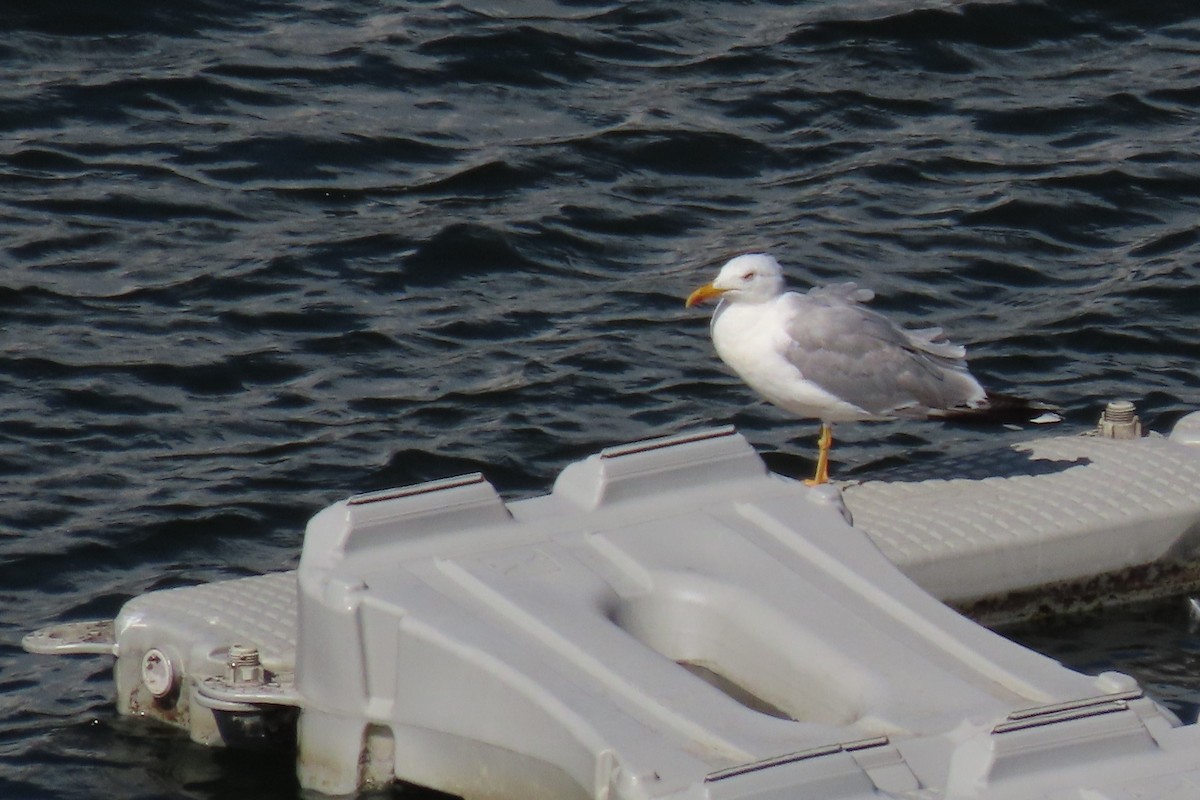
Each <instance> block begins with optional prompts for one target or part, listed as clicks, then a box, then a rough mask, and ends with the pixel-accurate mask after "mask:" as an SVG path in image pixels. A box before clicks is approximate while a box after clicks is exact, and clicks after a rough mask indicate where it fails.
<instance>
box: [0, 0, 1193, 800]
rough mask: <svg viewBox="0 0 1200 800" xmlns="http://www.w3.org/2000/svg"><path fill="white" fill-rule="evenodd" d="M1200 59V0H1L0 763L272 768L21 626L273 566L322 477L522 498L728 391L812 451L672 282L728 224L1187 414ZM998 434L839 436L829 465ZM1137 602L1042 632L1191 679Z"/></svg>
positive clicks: (1065, 645) (1097, 653)
mask: <svg viewBox="0 0 1200 800" xmlns="http://www.w3.org/2000/svg"><path fill="white" fill-rule="evenodd" d="M1198 56H1200V7H1197V6H1196V4H1195V3H1193V2H1168V1H1164V2H1157V3H1152V4H1151V3H1128V2H1115V1H1114V2H1103V1H1101V2H1096V1H1095V0H1088V2H1084V1H1083V0H1078V1H1074V0H1070V1H1065V2H1024V1H1020V0H1002V1H1001V2H977V3H962V2H953V1H952V0H942V1H941V2H933V1H930V2H922V1H921V0H915V2H891V0H841V1H840V2H833V1H829V2H808V3H769V2H710V3H679V2H674V3H672V2H628V3H615V2H610V3H606V2H589V1H587V0H565V1H564V2H550V1H549V0H542V1H530V2H509V3H473V2H463V3H435V2H429V3H398V4H391V3H383V2H339V3H329V2H320V1H319V0H301V1H300V2H287V3H283V2H271V1H270V0H238V2H236V3H235V2H232V0H198V2H193V3H189V4H186V6H185V7H174V6H172V5H171V4H163V3H150V2H142V1H141V0H130V1H129V2H122V3H109V4H104V3H94V2H90V3H84V2H59V3H35V2H32V1H31V0H10V2H7V3H5V4H4V6H3V8H2V9H0V129H2V130H3V136H2V137H0V475H2V477H3V480H2V482H0V796H3V797H5V798H9V797H12V798H26V797H29V798H34V797H54V798H76V797H78V798H89V799H91V798H107V797H113V798H117V797H120V798H150V797H171V798H175V797H189V798H218V797H225V796H228V795H229V794H230V793H232V792H233V791H234V790H235V789H237V790H244V791H247V792H248V793H249V794H248V796H254V797H288V798H291V797H295V796H297V790H296V787H295V784H294V782H293V779H292V777H291V763H290V760H289V759H288V758H287V757H286V755H285V756H283V757H280V758H279V759H277V760H276V761H272V760H271V759H269V758H268V759H266V760H264V759H263V757H259V756H255V757H253V758H249V759H247V758H246V757H245V756H242V755H239V754H233V753H223V752H219V751H210V750H206V749H204V748H199V747H195V746H192V745H191V744H189V743H188V742H187V741H186V739H185V738H182V737H181V736H180V735H179V734H177V733H176V732H173V731H164V730H161V729H158V728H150V727H147V726H144V725H140V724H138V723H136V722H131V721H129V720H124V719H118V718H116V716H115V712H114V710H113V702H112V696H111V694H112V684H111V680H110V675H109V666H108V665H107V664H105V663H102V661H101V660H90V659H81V660H74V659H46V658H38V657H34V656H29V655H26V654H24V653H22V652H21V651H20V648H19V641H20V637H21V635H22V634H23V633H24V632H26V631H27V630H29V629H31V628H35V627H38V626H42V625H46V624H51V623H54V622H59V621H65V620H74V619H84V618H98V617H107V616H111V615H113V614H115V612H116V611H117V610H118V609H119V608H120V606H121V605H122V603H124V602H125V601H126V600H127V599H129V598H130V597H133V596H136V595H138V594H140V593H142V592H145V591H147V590H150V589H155V588H162V587H169V586H178V585H186V584H192V583H196V582H201V581H210V580H219V579H225V578H231V577H237V576H242V575H250V574H258V573H262V572H267V571H273V570H278V569H283V568H288V567H291V566H293V565H294V564H295V562H296V558H297V554H298V550H299V546H300V543H301V533H302V529H303V524H304V522H305V520H306V519H307V518H308V517H309V516H310V515H311V514H312V513H313V512H315V511H316V510H318V509H319V508H321V507H322V506H323V505H325V504H327V503H329V502H332V501H334V500H337V499H340V498H342V497H345V496H347V495H349V494H352V493H355V492H360V491H364V490H369V489H374V488H380V487H384V486H390V485H397V484H405V483H410V482H413V481H418V480H423V479H428V478H435V477H442V476H446V475H451V474H459V473H462V472H465V471H471V470H476V469H478V470H481V471H483V472H484V473H486V474H487V476H488V477H489V478H490V479H491V480H492V482H493V483H495V484H496V485H497V486H498V487H499V488H500V489H501V490H502V491H504V492H505V493H507V494H508V495H509V496H511V497H517V496H522V495H527V494H530V493H533V492H537V491H540V490H543V489H545V488H546V487H547V486H548V484H549V482H550V481H551V480H552V478H553V476H554V475H555V474H556V473H557V471H558V470H559V469H560V468H561V467H562V466H563V465H564V464H566V463H567V462H569V461H571V460H573V459H575V458H578V457H581V456H583V455H585V454H587V453H589V452H592V451H594V450H596V449H598V448H600V447H603V446H606V445H609V444H613V443H617V442H622V441H629V440H635V439H640V438H644V437H647V436H654V435H660V434H665V433H671V432H676V431H680V430H683V429H686V428H691V427H695V426H698V425H705V424H709V423H713V422H725V421H732V422H734V423H736V424H737V425H738V426H739V428H741V429H742V430H743V432H745V433H746V434H747V435H748V436H749V437H750V438H751V439H752V440H753V441H754V442H755V443H756V445H758V446H759V447H760V448H761V449H762V450H763V451H764V452H766V453H768V454H770V455H771V457H772V458H773V459H774V460H775V461H776V462H777V463H787V464H793V465H797V466H796V468H797V469H803V470H807V469H808V467H809V464H810V462H809V460H808V459H809V454H810V452H811V449H812V447H813V443H814V439H815V430H814V426H813V425H812V424H811V423H809V422H804V421H797V420H791V419H788V418H786V417H785V416H783V415H782V414H780V413H778V412H776V411H774V410H772V409H770V408H767V407H765V406H764V405H762V404H760V403H758V402H756V401H755V400H754V398H753V397H752V396H751V395H750V393H749V392H748V391H747V390H746V389H744V388H743V387H742V386H740V385H739V384H738V383H737V381H736V380H735V379H733V378H732V377H731V376H730V375H729V374H728V373H727V372H726V371H725V370H724V369H723V368H722V367H721V366H720V365H719V363H718V362H717V360H716V358H715V356H714V355H713V353H712V350H711V346H710V344H709V341H708V337H707V330H706V325H707V322H706V319H705V316H704V315H703V314H701V313H699V312H689V311H685V310H684V308H683V302H682V301H683V298H684V297H686V295H687V294H688V293H689V292H690V290H691V289H692V288H694V287H695V286H696V285H698V284H699V283H701V282H704V281H706V280H708V279H709V278H710V277H711V275H712V273H713V271H714V269H715V266H716V265H717V264H718V263H719V262H720V261H722V260H723V259H725V258H727V257H728V256H730V255H733V254H736V253H738V252H744V251H749V250H758V249H769V250H771V251H772V252H773V253H774V254H775V255H777V256H778V257H779V258H780V260H781V261H783V262H784V263H785V264H786V265H787V266H788V268H789V272H790V277H791V280H792V281H793V283H795V284H796V285H798V286H807V285H809V284H812V283H815V282H824V281H827V280H833V279H853V280H857V281H859V282H860V283H862V284H864V285H867V286H870V287H871V288H873V289H875V290H876V292H877V294H878V300H877V301H876V302H877V305H879V306H880V307H882V308H883V309H884V310H886V311H888V312H889V313H892V314H894V315H896V316H897V317H899V318H900V319H902V320H903V321H905V322H907V323H909V324H912V325H927V324H931V323H933V322H936V324H940V325H942V326H944V327H945V328H946V330H947V331H948V332H949V333H950V334H951V335H952V337H953V338H955V339H956V340H958V341H961V342H964V343H966V344H968V345H969V347H970V352H971V360H972V364H973V367H974V370H975V372H976V373H977V375H979V377H980V378H981V379H982V380H983V381H984V382H985V383H986V384H988V385H989V386H990V387H992V388H993V389H996V390H1000V391H1006V392H1012V393H1019V394H1025V395H1029V396H1033V397H1038V398H1041V399H1045V400H1049V401H1053V402H1055V403H1057V404H1059V405H1061V406H1062V407H1063V408H1064V409H1065V411H1066V416H1067V422H1066V425H1067V426H1068V427H1069V428H1077V427H1082V426H1085V425H1089V424H1091V423H1092V422H1093V421H1094V418H1095V416H1096V415H1097V414H1098V412H1099V409H1100V407H1101V406H1102V405H1103V403H1104V402H1105V401H1107V400H1108V399H1112V398H1115V397H1129V398H1132V399H1134V400H1136V401H1137V402H1138V405H1139V409H1140V411H1141V414H1142V418H1143V420H1144V421H1145V422H1146V423H1147V424H1148V425H1149V426H1150V427H1152V428H1158V429H1164V428H1166V427H1169V425H1170V423H1171V422H1172V421H1173V420H1174V419H1176V418H1178V417H1179V416H1180V415H1182V414H1183V413H1185V412H1186V411H1188V410H1191V409H1193V408H1195V407H1197V406H1200V375H1198V372H1197V363H1198V362H1200V330H1198V329H1200V326H1198V325H1197V321H1198V317H1197V309H1198V308H1200V303H1198V302H1197V292H1198V290H1200V266H1198V254H1200V233H1198V230H1197V219H1198V218H1200V125H1198V117H1197V114H1198V112H1200V58H1198ZM1022 435H1026V434H1019V433H1011V432H995V431H979V430H973V429H959V428H949V427H939V426H933V425H919V424H900V423H897V424H886V425H859V426H844V427H843V428H841V429H839V443H838V447H837V449H835V451H834V466H833V468H834V472H835V474H838V475H841V476H843V477H845V476H861V475H869V474H870V473H871V471H872V470H876V469H880V468H882V467H884V466H889V467H891V466H896V465H902V464H905V463H913V462H916V461H925V460H930V459H934V458H937V457H939V456H941V455H943V454H950V455H954V454H956V453H957V454H961V453H963V452H966V451H968V450H970V449H972V448H979V447H982V446H985V445H990V444H992V443H997V444H999V443H1003V442H1004V441H1006V440H1007V439H1009V438H1012V437H1015V436H1022ZM1121 619H1125V618H1120V619H1113V618H1102V619H1100V620H1099V621H1098V624H1092V623H1090V622H1089V623H1087V624H1083V623H1080V624H1076V625H1074V626H1067V627H1064V628H1059V629H1053V630H1052V631H1051V633H1049V634H1046V633H1044V632H1042V633H1034V634H1030V635H1034V636H1039V637H1041V639H1042V641H1041V644H1042V645H1044V646H1045V647H1047V648H1051V649H1053V648H1054V647H1056V646H1057V647H1059V652H1060V653H1061V655H1060V657H1063V658H1067V659H1072V658H1074V659H1075V662H1074V663H1080V664H1082V665H1085V666H1087V667H1088V668H1096V669H1099V668H1106V667H1105V665H1106V664H1107V665H1110V666H1111V665H1112V664H1117V665H1131V666H1130V668H1131V669H1132V670H1134V671H1135V672H1137V671H1140V673H1139V674H1142V675H1143V676H1146V675H1150V674H1151V672H1153V671H1154V670H1159V672H1154V673H1153V674H1154V675H1158V674H1160V673H1161V674H1169V675H1173V676H1174V678H1173V680H1172V681H1156V680H1154V679H1153V675H1151V677H1150V678H1149V679H1148V683H1149V684H1152V685H1153V686H1155V687H1158V688H1159V690H1160V691H1161V693H1162V694H1163V695H1169V696H1170V699H1171V701H1172V702H1175V703H1177V707H1178V708H1180V709H1181V710H1184V711H1187V710H1188V709H1189V708H1194V703H1195V702H1196V699H1197V697H1200V689H1196V688H1195V687H1194V678H1192V677H1191V676H1192V672H1193V671H1192V670H1190V668H1189V667H1188V666H1187V665H1189V664H1191V663H1194V661H1193V660H1192V659H1194V652H1195V650H1196V648H1197V647H1198V646H1200V645H1198V644H1197V641H1198V640H1197V639H1196V638H1195V637H1193V636H1192V635H1191V633H1190V632H1189V631H1188V629H1187V624H1186V619H1185V618H1184V617H1183V616H1182V615H1180V614H1178V613H1176V612H1171V613H1169V614H1166V616H1162V615H1159V616H1156V617H1154V620H1153V624H1150V623H1149V622H1148V621H1147V620H1146V619H1145V618H1144V617H1138V616H1137V615H1136V614H1135V615H1134V616H1133V617H1129V618H1128V619H1129V620H1131V621H1130V622H1129V624H1128V625H1125V624H1123V623H1122V622H1121ZM1130 630H1137V631H1140V632H1142V633H1139V634H1138V635H1139V636H1142V635H1145V636H1146V637H1149V638H1146V639H1144V640H1139V646H1143V647H1144V650H1139V651H1138V653H1139V654H1140V655H1138V656H1137V657H1136V658H1132V660H1131V658H1130V657H1129V653H1130V650H1129V646H1128V642H1127V639H1128V637H1129V635H1130V634H1129V631H1130ZM1086 637H1099V638H1098V639H1094V638H1086ZM1085 638H1086V643H1081V642H1084V639H1085ZM1142 656H1145V658H1143V657H1142ZM1147 665H1150V666H1147ZM1189 681H1192V682H1193V685H1191V686H1189ZM1189 703H1190V704H1193V705H1192V706H1189V705H1188V704H1189ZM1193 715H1194V714H1193Z"/></svg>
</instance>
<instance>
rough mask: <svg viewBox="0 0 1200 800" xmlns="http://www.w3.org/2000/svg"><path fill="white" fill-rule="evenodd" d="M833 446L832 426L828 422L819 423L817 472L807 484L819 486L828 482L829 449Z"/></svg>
mask: <svg viewBox="0 0 1200 800" xmlns="http://www.w3.org/2000/svg"><path fill="white" fill-rule="evenodd" d="M831 447H833V426H832V425H830V424H829V423H828V422H822V423H821V435H820V436H819V437H818V438H817V472H816V474H815V475H813V476H812V478H810V479H809V480H806V481H805V483H807V484H808V485H809V486H820V485H821V484H823V483H829V449H830V448H831Z"/></svg>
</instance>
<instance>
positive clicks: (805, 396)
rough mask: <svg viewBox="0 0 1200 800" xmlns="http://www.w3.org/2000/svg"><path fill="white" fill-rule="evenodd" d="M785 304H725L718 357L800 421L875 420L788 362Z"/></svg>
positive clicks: (716, 320) (715, 335)
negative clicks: (805, 375) (782, 313)
mask: <svg viewBox="0 0 1200 800" xmlns="http://www.w3.org/2000/svg"><path fill="white" fill-rule="evenodd" d="M783 309H784V304H782V303H780V302H779V301H778V299H777V300H776V301H772V302H767V303H753V304H752V303H722V304H721V305H720V306H719V307H718V308H717V312H716V313H715V314H714V315H713V323H712V340H713V345H714V347H716V350H717V355H719V356H720V357H721V360H722V361H724V362H725V363H726V364H727V365H729V367H730V368H731V369H732V370H733V371H734V372H736V373H737V374H738V377H740V378H741V379H742V380H743V381H745V382H746V384H747V385H748V386H750V388H752V389H753V390H754V391H756V392H758V394H760V395H762V397H763V398H764V399H765V400H767V401H768V402H770V403H772V404H774V405H776V406H779V407H780V408H782V409H784V410H785V411H788V412H790V413H792V414H795V415H796V416H799V417H805V418H810V419H821V420H824V421H826V422H849V421H851V420H862V419H872V418H873V415H872V414H870V413H868V412H867V411H864V410H863V409H861V408H859V407H858V406H856V405H853V404H852V403H847V402H845V401H843V400H840V399H839V398H837V397H835V396H833V395H832V394H830V393H829V392H826V391H825V390H823V389H821V388H820V387H819V386H817V385H816V384H814V383H813V382H812V381H809V380H806V379H805V377H804V375H802V374H801V372H800V370H799V369H797V368H796V366H795V365H794V364H792V363H791V362H790V361H788V360H787V358H786V353H787V346H788V338H787V334H786V326H785V325H784V320H782V319H781V318H780V317H779V315H780V313H781V312H782V310H783Z"/></svg>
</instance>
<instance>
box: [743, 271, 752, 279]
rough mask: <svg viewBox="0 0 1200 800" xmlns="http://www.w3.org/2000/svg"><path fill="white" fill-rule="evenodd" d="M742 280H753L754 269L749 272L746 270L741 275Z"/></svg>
mask: <svg viewBox="0 0 1200 800" xmlns="http://www.w3.org/2000/svg"><path fill="white" fill-rule="evenodd" d="M742 280H744V281H751V280H754V271H753V270H751V271H750V272H747V273H746V274H745V275H743V276H742Z"/></svg>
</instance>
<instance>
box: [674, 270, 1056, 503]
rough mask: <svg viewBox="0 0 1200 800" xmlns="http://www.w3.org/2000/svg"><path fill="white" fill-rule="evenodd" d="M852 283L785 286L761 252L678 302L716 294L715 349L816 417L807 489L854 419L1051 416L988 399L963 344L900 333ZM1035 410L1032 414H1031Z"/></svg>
mask: <svg viewBox="0 0 1200 800" xmlns="http://www.w3.org/2000/svg"><path fill="white" fill-rule="evenodd" d="M874 296H875V294H874V292H872V291H870V290H869V289H861V288H859V287H858V286H857V285H855V284H853V283H842V284H837V285H832V286H820V287H816V288H814V289H811V290H809V291H808V292H807V293H804V294H800V293H797V292H789V291H787V287H786V285H785V282H784V277H783V269H782V268H781V267H780V266H779V262H778V261H776V260H775V259H774V258H773V257H771V256H769V255H767V254H765V253H751V254H748V255H741V256H738V257H737V258H734V259H732V260H731V261H729V262H728V263H726V264H725V266H723V267H722V268H721V271H720V272H719V273H717V277H716V278H715V279H714V280H713V281H712V283H707V284H705V285H704V286H701V287H700V288H699V289H697V290H696V291H694V292H692V293H691V295H690V296H689V297H688V299H687V303H686V306H687V307H688V308H691V307H692V306H695V305H697V304H699V303H703V302H705V301H709V300H717V299H719V300H720V302H719V303H718V304H717V308H716V311H714V312H713V316H712V324H711V330H712V340H713V345H714V347H715V348H716V351H717V355H718V356H720V358H721V360H722V361H724V362H725V363H726V364H727V365H728V366H729V367H730V368H731V369H732V370H733V371H734V372H736V373H737V374H738V376H739V377H740V378H741V379H742V380H743V381H745V382H746V384H747V385H749V386H750V388H751V389H753V390H754V391H755V392H757V393H758V394H759V395H761V396H762V397H763V398H764V399H765V400H767V401H768V402H769V403H772V404H773V405H775V406H778V407H779V408H781V409H783V410H784V411H787V412H789V413H792V414H795V415H796V416H798V417H802V418H805V419H817V420H820V422H821V434H820V437H819V438H818V439H817V446H818V451H817V468H816V473H815V474H814V476H813V477H812V479H810V480H807V481H805V482H806V483H807V484H809V485H810V486H816V485H820V484H823V483H828V482H829V450H830V448H831V447H832V446H833V423H835V422H852V421H858V420H883V419H896V418H910V419H929V418H940V419H971V418H975V417H987V416H991V417H994V418H996V419H1006V420H1007V419H1021V420H1023V421H1034V422H1043V421H1044V422H1051V421H1057V419H1061V418H1059V417H1057V415H1052V414H1050V415H1047V414H1046V413H1045V412H1048V411H1050V407H1049V406H1043V405H1040V404H1031V403H1028V402H1027V401H1023V400H1020V399H1018V398H1012V397H1008V396H1006V395H989V393H988V392H987V391H986V390H985V389H984V388H983V386H981V385H980V383H979V381H977V380H976V379H975V377H974V376H973V375H972V374H971V373H970V371H969V370H968V369H967V362H966V349H965V348H964V347H962V346H961V345H956V344H952V343H951V342H949V341H947V340H946V338H945V336H944V335H943V333H942V329H941V328H924V329H921V330H908V329H905V328H902V327H900V326H899V325H897V324H896V323H894V322H892V321H891V320H890V319H888V318H887V317H885V316H883V315H882V314H880V313H878V312H877V311H873V310H871V309H869V308H866V307H865V306H863V305H862V304H863V303H866V302H868V301H870V300H871V299H872V298H873V297H874ZM1039 415H1040V416H1039Z"/></svg>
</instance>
